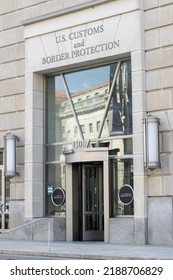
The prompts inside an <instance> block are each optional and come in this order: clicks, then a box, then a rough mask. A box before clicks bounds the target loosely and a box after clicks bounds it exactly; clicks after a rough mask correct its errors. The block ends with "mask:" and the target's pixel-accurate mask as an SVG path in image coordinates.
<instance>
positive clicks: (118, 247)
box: [0, 239, 173, 260]
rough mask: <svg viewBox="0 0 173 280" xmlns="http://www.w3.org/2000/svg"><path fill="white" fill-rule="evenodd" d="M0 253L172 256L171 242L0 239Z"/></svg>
mask: <svg viewBox="0 0 173 280" xmlns="http://www.w3.org/2000/svg"><path fill="white" fill-rule="evenodd" d="M0 254H4V255H5V254H11V255H20V256H21V259H22V256H33V257H34V256H35V257H36V258H37V259H38V257H40V258H42V257H48V258H51V259H54V258H55V259H56V258H59V259H61V258H62V259H63V258H69V259H90V260H118V259H120V260H122V259H127V260H129V259H131V260H134V259H135V260H141V259H153V260H154V259H155V260H159V259H160V260H173V246H160V245H155V246H154V245H129V244H128V245H127V244H123V245H122V244H111V243H104V242H51V243H50V244H48V243H46V242H40V241H28V240H27V241H26V240H3V239H0Z"/></svg>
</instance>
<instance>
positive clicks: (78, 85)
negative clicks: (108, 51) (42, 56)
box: [56, 66, 110, 93]
mask: <svg viewBox="0 0 173 280" xmlns="http://www.w3.org/2000/svg"><path fill="white" fill-rule="evenodd" d="M64 76H65V79H66V81H67V84H68V88H69V91H70V93H75V92H79V91H81V90H85V89H87V88H91V87H93V86H95V85H99V84H101V83H103V82H107V81H109V78H110V66H103V67H98V68H93V69H87V70H82V71H77V72H72V73H69V74H65V75H64ZM58 89H64V87H63V84H62V82H61V81H60V79H57V77H56V90H58Z"/></svg>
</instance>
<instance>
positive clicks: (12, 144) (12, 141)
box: [4, 132, 19, 178]
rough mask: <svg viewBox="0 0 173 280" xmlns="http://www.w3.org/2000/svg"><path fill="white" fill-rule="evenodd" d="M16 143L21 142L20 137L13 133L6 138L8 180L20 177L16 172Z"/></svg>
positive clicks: (6, 172) (9, 133) (6, 174)
mask: <svg viewBox="0 0 173 280" xmlns="http://www.w3.org/2000/svg"><path fill="white" fill-rule="evenodd" d="M16 141H19V137H18V136H16V135H15V134H14V133H12V132H8V133H7V134H6V135H5V136H4V152H5V177H8V178H13V177H15V176H16V175H19V173H18V172H16Z"/></svg>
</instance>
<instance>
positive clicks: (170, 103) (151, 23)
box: [144, 0, 173, 196]
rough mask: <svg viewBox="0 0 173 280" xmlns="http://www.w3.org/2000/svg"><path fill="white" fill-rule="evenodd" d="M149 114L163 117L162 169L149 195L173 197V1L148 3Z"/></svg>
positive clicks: (151, 181)
mask: <svg viewBox="0 0 173 280" xmlns="http://www.w3.org/2000/svg"><path fill="white" fill-rule="evenodd" d="M144 8H145V50H146V91H147V111H148V112H149V113H152V114H153V115H156V116H158V117H160V121H161V126H160V131H161V133H160V140H161V165H162V168H161V169H158V170H155V171H152V172H150V174H149V181H148V182H149V184H148V191H149V196H169V195H173V187H172V185H173V183H172V181H173V131H172V129H173V36H172V34H173V17H172V14H173V1H172V0H153V1H150V0H145V1H144Z"/></svg>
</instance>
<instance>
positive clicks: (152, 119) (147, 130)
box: [144, 115, 161, 169]
mask: <svg viewBox="0 0 173 280" xmlns="http://www.w3.org/2000/svg"><path fill="white" fill-rule="evenodd" d="M159 125H160V119H159V118H158V117H156V116H152V115H148V116H147V117H146V118H145V119H144V164H145V167H146V168H148V169H155V168H160V166H161V165H160V147H159Z"/></svg>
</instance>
